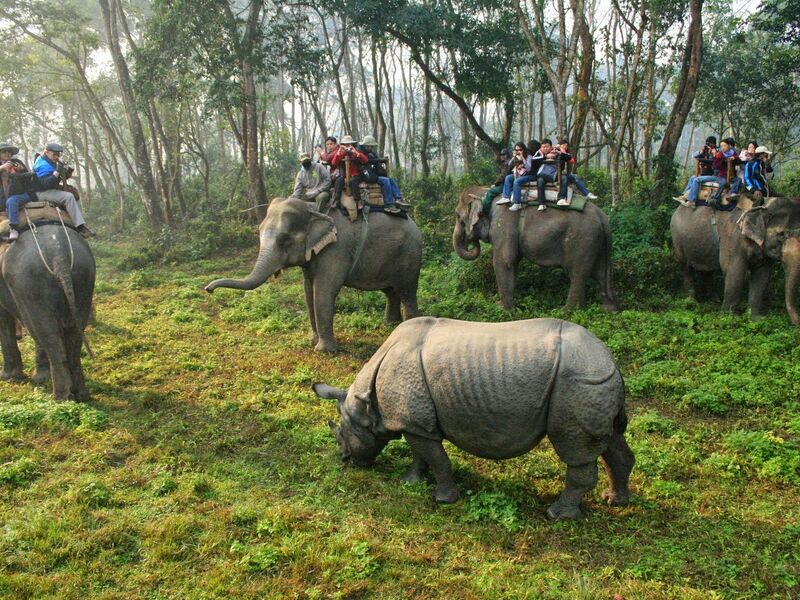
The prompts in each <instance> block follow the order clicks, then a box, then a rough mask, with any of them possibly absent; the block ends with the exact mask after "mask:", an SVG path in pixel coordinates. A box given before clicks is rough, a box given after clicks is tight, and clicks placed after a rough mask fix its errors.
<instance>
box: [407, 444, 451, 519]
mask: <svg viewBox="0 0 800 600" xmlns="http://www.w3.org/2000/svg"><path fill="white" fill-rule="evenodd" d="M403 437H405V438H406V441H407V442H408V445H409V446H411V452H412V453H413V455H414V463H413V464H412V469H413V467H414V464H419V462H422V463H425V464H427V465H429V466H430V468H431V470H432V471H433V476H434V478H435V479H436V492H435V493H434V498H435V500H436V501H437V502H441V503H443V504H452V503H453V502H455V501H456V500H458V496H459V494H458V488H457V487H456V484H455V482H454V481H453V469H452V467H451V465H450V459H449V458H448V457H447V453H446V452H445V451H444V447H443V446H442V442H441V441H438V440H431V439H428V438H423V437H420V436H418V435H414V434H411V433H403Z"/></svg>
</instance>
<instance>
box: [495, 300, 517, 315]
mask: <svg viewBox="0 0 800 600" xmlns="http://www.w3.org/2000/svg"><path fill="white" fill-rule="evenodd" d="M497 306H499V307H500V308H502V309H503V310H507V311H509V312H511V311H512V310H514V303H513V302H512V303H511V304H507V303H505V302H503V301H502V300H498V301H497Z"/></svg>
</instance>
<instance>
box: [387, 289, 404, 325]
mask: <svg viewBox="0 0 800 600" xmlns="http://www.w3.org/2000/svg"><path fill="white" fill-rule="evenodd" d="M383 293H384V294H386V309H385V310H384V311H383V320H384V321H386V322H387V323H388V324H390V325H395V324H397V323H399V322H400V321H401V319H402V316H401V314H400V294H398V293H397V291H396V290H394V289H393V288H386V289H385V290H383Z"/></svg>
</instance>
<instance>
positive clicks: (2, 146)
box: [0, 143, 19, 155]
mask: <svg viewBox="0 0 800 600" xmlns="http://www.w3.org/2000/svg"><path fill="white" fill-rule="evenodd" d="M3 150H11V154H12V155H14V154H19V148H17V147H16V146H12V145H11V144H6V143H2V144H0V152H2V151H3Z"/></svg>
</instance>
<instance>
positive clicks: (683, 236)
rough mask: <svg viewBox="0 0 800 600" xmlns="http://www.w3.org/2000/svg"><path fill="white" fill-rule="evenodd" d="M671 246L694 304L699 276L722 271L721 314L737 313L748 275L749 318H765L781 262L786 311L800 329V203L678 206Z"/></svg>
mask: <svg viewBox="0 0 800 600" xmlns="http://www.w3.org/2000/svg"><path fill="white" fill-rule="evenodd" d="M670 231H671V232H672V246H673V249H674V251H675V256H676V258H677V259H678V262H679V263H680V264H681V266H682V267H683V275H684V284H685V287H686V289H687V291H688V293H689V295H690V297H692V298H693V299H696V294H695V287H694V281H693V276H694V274H695V272H713V271H720V270H721V271H722V272H723V274H724V277H725V289H724V292H723V301H722V310H723V311H734V310H737V309H738V308H739V302H740V300H741V297H742V291H743V288H744V285H745V279H746V275H747V274H748V272H749V274H750V287H749V294H748V304H749V307H750V314H751V316H752V317H753V318H758V317H760V316H763V314H764V310H765V307H764V297H765V295H766V290H767V286H768V284H769V279H770V276H771V274H772V267H773V265H774V264H775V263H776V262H777V261H782V262H783V265H784V269H785V272H786V289H785V300H786V310H787V312H788V313H789V317H790V319H791V321H792V323H793V324H794V325H800V318H798V310H797V286H798V283H800V249H798V242H797V241H796V240H797V237H798V235H800V200H798V199H791V198H782V197H772V198H768V199H767V201H766V202H765V204H764V206H760V207H755V208H747V209H742V208H738V207H737V208H734V209H733V210H731V211H716V210H713V209H712V208H711V207H709V206H699V207H697V208H691V207H689V206H679V207H678V208H677V209H676V210H675V212H674V213H673V214H672V219H671V220H670Z"/></svg>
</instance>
